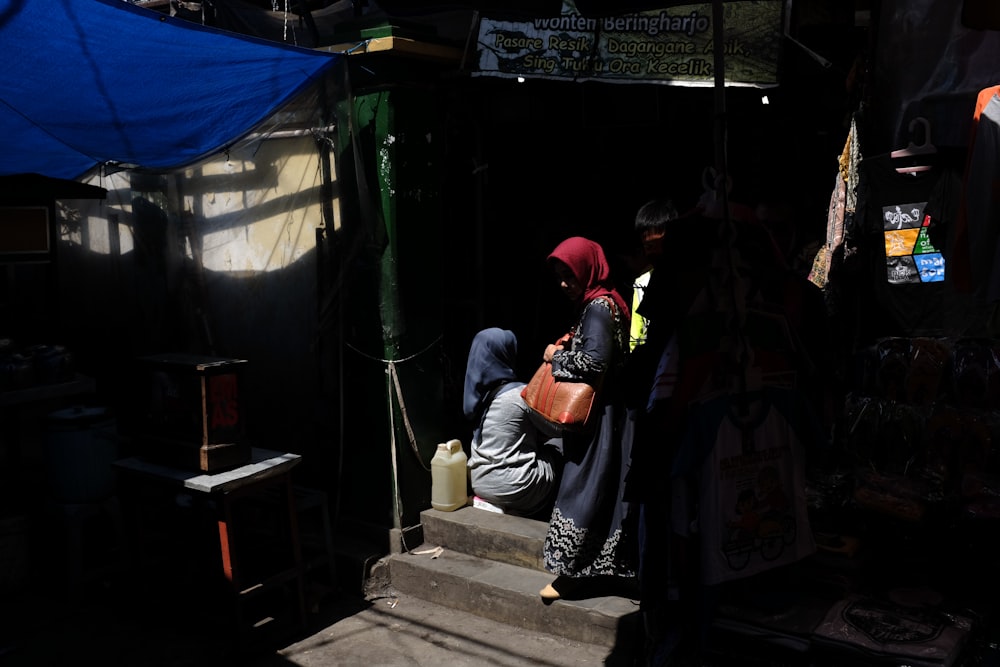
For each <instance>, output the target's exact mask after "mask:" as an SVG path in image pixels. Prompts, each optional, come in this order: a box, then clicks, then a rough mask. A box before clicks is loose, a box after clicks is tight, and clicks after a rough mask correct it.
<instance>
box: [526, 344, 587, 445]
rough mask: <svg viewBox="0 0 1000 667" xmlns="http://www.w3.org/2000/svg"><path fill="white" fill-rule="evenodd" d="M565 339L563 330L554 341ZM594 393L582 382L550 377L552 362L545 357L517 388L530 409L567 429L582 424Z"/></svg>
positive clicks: (581, 425) (583, 427) (584, 421)
mask: <svg viewBox="0 0 1000 667" xmlns="http://www.w3.org/2000/svg"><path fill="white" fill-rule="evenodd" d="M569 339H570V335H569V334H567V335H565V336H563V337H562V338H560V339H559V340H558V341H556V345H560V344H563V343H566V342H567V341H569ZM596 396H597V389H596V388H595V387H593V386H591V385H589V384H587V383H586V382H566V381H563V380H559V379H558V378H555V377H553V376H552V363H551V362H548V361H545V362H542V365H541V366H539V367H538V370H537V371H535V374H534V375H533V376H532V377H531V380H530V381H529V382H528V384H526V385H525V387H524V389H522V390H521V398H523V399H524V402H525V403H527V404H528V407H529V408H531V409H532V411H534V412H535V413H537V414H538V415H540V416H541V417H542V418H544V419H546V420H548V421H550V422H552V423H553V424H558V425H559V426H562V427H563V428H565V429H569V430H582V429H585V428H586V426H587V420H588V418H589V417H590V410H591V408H592V407H593V406H594V399H595V398H596Z"/></svg>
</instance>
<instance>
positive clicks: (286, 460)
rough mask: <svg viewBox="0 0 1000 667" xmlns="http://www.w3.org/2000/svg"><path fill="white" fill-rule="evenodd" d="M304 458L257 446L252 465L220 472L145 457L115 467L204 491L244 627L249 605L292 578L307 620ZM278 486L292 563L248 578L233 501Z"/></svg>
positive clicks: (241, 627) (240, 626) (136, 475)
mask: <svg viewBox="0 0 1000 667" xmlns="http://www.w3.org/2000/svg"><path fill="white" fill-rule="evenodd" d="M301 460H302V457H301V456H300V455H298V454H292V453H288V452H278V451H272V450H269V449H260V448H256V447H255V448H252V450H251V457H250V463H248V464H246V465H243V466H240V467H238V468H234V469H232V470H227V471H223V472H217V473H211V474H207V473H201V472H198V471H191V470H183V469H179V468H175V467H172V466H168V465H164V464H162V463H158V462H154V461H149V460H146V459H143V458H139V457H130V458H126V459H121V460H119V461H116V462H115V467H116V468H117V469H118V470H120V471H121V472H123V473H126V474H128V475H130V476H132V477H133V478H135V479H136V480H138V479H142V478H146V479H150V480H155V481H156V482H158V483H162V484H165V485H167V486H168V487H172V488H178V487H179V488H183V489H186V490H188V491H190V492H193V493H194V494H196V495H201V494H204V498H206V499H209V498H211V499H214V500H217V501H219V502H215V503H211V505H213V506H214V508H215V510H214V511H215V520H216V523H217V525H218V532H219V550H220V554H219V555H220V559H221V565H222V571H223V574H224V575H225V578H226V579H227V580H228V581H229V582H230V584H231V586H232V590H233V593H234V594H235V596H236V616H237V625H238V629H239V630H240V631H244V629H245V623H244V618H243V607H244V603H245V602H247V601H249V600H250V599H251V598H252V597H254V596H256V595H258V594H260V593H263V592H266V591H268V590H272V589H274V588H275V587H277V586H281V585H283V584H286V583H288V582H292V584H293V585H294V590H295V596H296V597H295V602H296V607H297V609H296V613H297V616H298V620H299V623H300V624H304V623H305V616H306V612H305V590H304V588H305V584H304V572H303V563H302V549H301V545H300V543H299V530H298V516H297V511H296V507H295V498H294V494H293V487H292V479H291V471H292V468H294V467H295V466H296V465H298V464H299V462H300V461H301ZM275 487H277V489H278V490H279V492H280V495H281V499H282V503H283V505H284V511H285V513H286V517H287V526H288V529H289V530H288V534H289V536H290V540H289V542H290V544H289V545H288V548H289V550H290V557H291V558H290V563H291V565H290V566H289V567H286V568H283V569H281V570H280V571H277V572H274V573H271V574H270V575H268V576H266V577H265V578H263V579H262V580H255V581H248V580H247V578H246V576H245V573H244V571H243V569H241V564H242V563H243V557H244V554H243V553H242V552H241V551H240V543H239V542H238V540H237V539H236V535H235V533H234V530H233V529H234V523H233V520H234V517H233V503H234V502H235V501H236V500H237V499H239V498H243V497H246V496H249V495H252V494H266V493H268V492H272V491H273V489H274V488H275Z"/></svg>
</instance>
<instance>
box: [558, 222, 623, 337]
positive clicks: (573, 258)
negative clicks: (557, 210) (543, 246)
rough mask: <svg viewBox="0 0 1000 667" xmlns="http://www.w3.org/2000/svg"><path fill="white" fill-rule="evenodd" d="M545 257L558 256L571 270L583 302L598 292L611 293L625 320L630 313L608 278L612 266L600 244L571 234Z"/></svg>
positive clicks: (589, 300) (596, 295)
mask: <svg viewBox="0 0 1000 667" xmlns="http://www.w3.org/2000/svg"><path fill="white" fill-rule="evenodd" d="M548 259H549V261H552V260H553V259H558V260H559V261H560V262H562V263H563V264H565V265H566V266H568V267H569V270H570V271H572V272H573V276H574V277H575V278H576V281H577V282H578V283H580V285H581V286H582V287H583V304H587V303H590V302H591V301H593V300H594V299H596V298H598V297H600V296H605V295H606V296H610V297H611V298H612V299H614V301H615V304H616V305H617V306H618V310H619V312H620V313H621V314H622V316H623V317H624V318H625V319H626V320H627V319H628V318H629V317H630V315H629V310H628V306H627V305H626V304H625V299H623V298H622V295H621V294H619V293H618V290H616V289H615V286H614V283H613V282H612V281H611V268H610V267H609V266H608V260H607V259H606V258H605V257H604V250H603V249H602V248H601V246H600V244H598V243H595V242H594V241H591V240H590V239H585V238H583V237H582V236H571V237H570V238H568V239H566V240H565V241H563V242H562V243H560V244H559V245H557V246H556V249H555V250H553V251H552V253H551V254H550V255H549V257H548Z"/></svg>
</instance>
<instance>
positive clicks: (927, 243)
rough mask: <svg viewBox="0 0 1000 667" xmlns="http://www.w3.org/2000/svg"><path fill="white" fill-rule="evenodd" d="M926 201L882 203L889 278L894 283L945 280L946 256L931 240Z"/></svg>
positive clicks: (887, 276) (887, 275) (886, 263)
mask: <svg viewBox="0 0 1000 667" xmlns="http://www.w3.org/2000/svg"><path fill="white" fill-rule="evenodd" d="M926 207H927V202H915V203H910V204H893V205H892V206H883V207H882V228H883V230H884V235H885V265H886V279H887V280H888V281H889V282H890V283H892V284H894V285H895V284H904V283H937V282H943V281H944V256H943V255H942V254H941V252H940V251H939V250H938V249H937V248H935V247H934V244H933V243H931V239H930V236H929V234H928V230H929V229H930V226H931V217H930V216H929V215H927V214H926V213H925V212H924V209H925V208H926Z"/></svg>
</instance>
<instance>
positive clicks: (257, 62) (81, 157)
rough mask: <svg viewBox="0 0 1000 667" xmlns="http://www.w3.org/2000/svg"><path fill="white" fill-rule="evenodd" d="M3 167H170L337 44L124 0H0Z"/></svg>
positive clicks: (321, 64) (275, 99)
mask: <svg viewBox="0 0 1000 667" xmlns="http://www.w3.org/2000/svg"><path fill="white" fill-rule="evenodd" d="M0 45H2V53H3V54H6V57H5V60H6V62H7V65H6V66H5V67H3V68H2V69H0V131H2V136H0V176H3V175H8V174H18V173H36V174H42V175H44V176H49V177H53V178H64V179H75V178H79V177H80V176H82V175H84V174H86V173H87V172H88V171H90V170H91V169H93V168H95V167H96V166H98V165H100V164H103V163H108V162H110V163H123V164H128V165H133V164H134V165H138V166H140V167H145V168H156V169H162V168H171V167H178V166H183V165H186V164H190V163H193V162H195V161H197V160H198V159H200V158H202V157H205V156H207V155H209V154H212V153H215V152H218V151H219V150H221V149H224V148H225V147H226V146H227V145H229V144H231V143H233V142H234V141H235V140H237V139H239V138H241V137H242V136H244V135H245V134H247V133H248V132H250V131H251V130H252V129H253V128H254V127H255V126H256V125H258V124H259V123H260V122H261V121H263V120H264V119H266V118H267V117H268V116H269V115H271V114H272V113H273V112H274V111H275V110H276V109H278V107H280V106H281V105H282V104H284V103H285V102H287V101H288V100H290V99H291V98H293V97H294V96H295V95H296V93H298V92H299V91H301V90H302V89H304V88H305V87H307V86H308V85H309V84H310V83H311V82H313V81H315V80H316V79H317V78H318V77H319V76H321V75H322V74H323V73H324V72H325V71H326V70H327V69H328V68H330V67H331V66H332V65H333V64H334V63H335V62H336V60H337V59H338V58H340V57H342V56H341V55H338V54H330V53H324V52H320V51H311V50H308V49H302V48H297V47H292V46H286V45H282V44H277V43H275V42H268V41H265V40H260V39H256V38H252V37H246V36H242V35H237V34H234V33H227V32H222V31H220V30H216V29H212V28H207V27H204V26H201V25H198V24H195V23H191V22H188V21H183V20H180V19H173V18H171V17H169V16H167V15H165V14H161V13H159V12H155V11H152V10H149V9H143V8H140V7H136V6H134V5H131V4H129V3H127V2H124V1H123V0H0Z"/></svg>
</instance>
